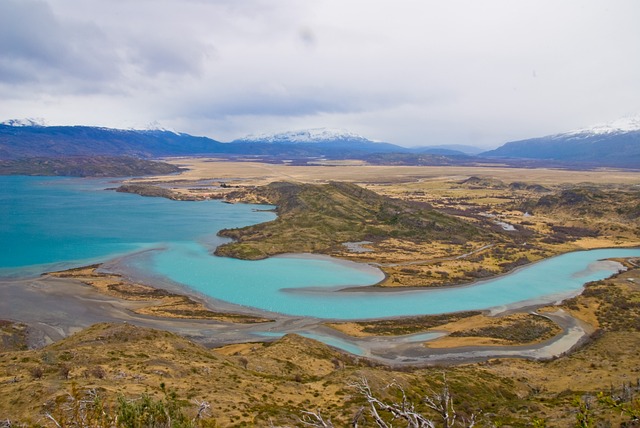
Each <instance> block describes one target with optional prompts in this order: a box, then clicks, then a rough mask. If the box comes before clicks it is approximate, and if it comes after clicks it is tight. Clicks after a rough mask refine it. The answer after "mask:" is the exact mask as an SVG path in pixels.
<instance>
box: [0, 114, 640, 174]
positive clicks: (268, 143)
mask: <svg viewBox="0 0 640 428" xmlns="http://www.w3.org/2000/svg"><path fill="white" fill-rule="evenodd" d="M478 152H479V150H478V149H475V150H474V147H470V146H460V145H457V146H456V145H440V146H427V147H413V148H407V147H402V146H398V145H395V144H391V143H388V142H379V141H373V140H370V139H368V138H365V137H363V136H360V135H357V134H354V133H351V132H348V131H344V130H336V129H326V128H322V129H309V130H302V131H291V132H283V133H277V134H262V135H250V136H247V137H245V138H241V139H238V140H234V141H231V142H227V143H225V142H220V141H216V140H213V139H211V138H208V137H197V136H192V135H189V134H185V133H180V132H175V131H172V130H166V129H149V130H122V129H112V128H101V127H90V126H45V125H43V124H42V123H41V122H40V121H37V120H11V121H7V122H3V123H0V159H5V160H7V159H24V158H35V157H39V158H47V157H49V158H60V157H88V156H129V157H134V158H142V159H151V158H158V157H170V156H199V155H227V156H261V157H270V158H273V159H276V160H277V159H280V160H284V159H308V158H326V159H346V158H352V159H354V158H355V159H364V160H368V159H372V160H375V162H376V163H385V162H388V163H391V164H413V165H429V164H438V165H446V164H468V163H473V162H490V161H492V160H495V159H496V158H497V159H500V161H501V162H506V163H514V164H519V165H523V164H524V165H541V164H544V163H551V164H553V165H557V166H563V165H567V166H570V165H575V166H582V167H592V166H614V167H624V168H639V167H640V117H636V118H628V119H625V120H621V121H616V122H613V123H611V124H607V125H598V126H595V127H591V128H587V129H581V130H577V131H571V132H566V133H561V134H555V135H550V136H545V137H538V138H531V139H526V140H520V141H513V142H508V143H506V144H504V145H503V146H501V147H499V148H497V149H495V150H490V151H486V152H482V153H478Z"/></svg>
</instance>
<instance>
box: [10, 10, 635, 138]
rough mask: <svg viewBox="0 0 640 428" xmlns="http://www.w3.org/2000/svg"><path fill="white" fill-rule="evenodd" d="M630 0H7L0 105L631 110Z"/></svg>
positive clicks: (403, 115)
mask: <svg viewBox="0 0 640 428" xmlns="http://www.w3.org/2000/svg"><path fill="white" fill-rule="evenodd" d="M638 22H640V1H637V0H599V1H593V0H562V1H558V0H535V1H532V0H483V1H479V0H446V1H445V0H438V1H434V0H393V1H391V0H376V1H371V0H308V1H305V0H82V1H77V0H0V121H4V120H7V119H13V118H42V119H44V120H45V121H46V123H48V124H50V125H91V126H106V127H113V128H145V127H147V126H149V125H150V124H156V125H160V126H163V127H166V128H171V129H174V130H177V131H180V132H186V133H190V134H193V135H204V136H208V137H210V138H213V139H216V140H220V141H231V140H233V139H236V138H241V137H244V136H246V135H249V134H256V133H270V132H281V131H287V130H300V129H308V128H325V127H326V128H341V129H345V130H348V131H351V132H355V133H358V134H360V135H363V136H365V137H367V138H370V139H374V140H379V141H387V142H391V143H395V144H399V145H403V146H426V145H441V144H467V145H474V146H478V147H486V148H491V147H496V146H499V145H501V144H503V143H505V142H507V141H513V140H518V139H524V138H531V137H538V136H543V135H549V134H553V133H558V132H564V131H569V130H572V129H577V128H582V127H586V126H589V125H593V124H598V123H603V122H609V121H613V120H615V119H618V118H620V117H623V116H627V115H634V114H637V113H640V77H639V76H640V25H638Z"/></svg>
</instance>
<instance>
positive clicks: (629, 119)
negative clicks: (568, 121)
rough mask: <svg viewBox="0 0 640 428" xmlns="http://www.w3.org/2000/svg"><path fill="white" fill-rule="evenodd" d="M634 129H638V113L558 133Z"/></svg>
mask: <svg viewBox="0 0 640 428" xmlns="http://www.w3.org/2000/svg"><path fill="white" fill-rule="evenodd" d="M634 131H640V114H636V115H629V116H625V117H621V118H620V119H616V120H614V121H612V122H607V123H600V124H597V125H593V126H590V127H587V128H582V129H576V130H573V131H569V132H566V133H563V134H560V135H578V134H589V135H603V134H617V133H622V132H634Z"/></svg>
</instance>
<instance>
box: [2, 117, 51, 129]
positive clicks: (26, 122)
mask: <svg viewBox="0 0 640 428" xmlns="http://www.w3.org/2000/svg"><path fill="white" fill-rule="evenodd" d="M0 125H7V126H16V127H20V126H47V121H46V120H44V119H43V118H41V117H28V118H24V119H9V120H5V121H4V122H0Z"/></svg>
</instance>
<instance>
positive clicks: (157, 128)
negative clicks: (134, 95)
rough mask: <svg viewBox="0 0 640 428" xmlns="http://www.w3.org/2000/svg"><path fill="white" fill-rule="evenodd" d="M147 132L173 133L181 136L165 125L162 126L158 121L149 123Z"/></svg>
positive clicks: (146, 128) (145, 128) (146, 127)
mask: <svg viewBox="0 0 640 428" xmlns="http://www.w3.org/2000/svg"><path fill="white" fill-rule="evenodd" d="M144 130H145V131H163V132H172V133H174V134H176V135H180V133H179V132H178V131H176V130H175V129H173V128H168V127H166V126H164V125H162V124H161V123H160V122H158V121H157V120H154V121H153V122H149V123H148V124H147V126H145V127H144Z"/></svg>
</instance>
